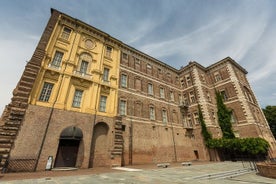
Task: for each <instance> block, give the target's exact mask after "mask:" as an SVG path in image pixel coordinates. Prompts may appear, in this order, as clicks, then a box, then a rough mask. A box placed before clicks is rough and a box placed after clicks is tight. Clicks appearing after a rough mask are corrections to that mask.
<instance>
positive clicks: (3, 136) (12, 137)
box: [0, 134, 15, 140]
mask: <svg viewBox="0 0 276 184" xmlns="http://www.w3.org/2000/svg"><path fill="white" fill-rule="evenodd" d="M14 138H15V135H7V134H4V135H1V134H0V139H12V140H14Z"/></svg>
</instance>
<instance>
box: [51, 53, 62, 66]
mask: <svg viewBox="0 0 276 184" xmlns="http://www.w3.org/2000/svg"><path fill="white" fill-rule="evenodd" d="M62 57H63V53H62V52H60V51H56V53H55V56H54V59H53V61H52V63H51V67H54V68H59V67H60V64H61V60H62Z"/></svg>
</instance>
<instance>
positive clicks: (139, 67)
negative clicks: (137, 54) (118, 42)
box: [134, 58, 141, 71]
mask: <svg viewBox="0 0 276 184" xmlns="http://www.w3.org/2000/svg"><path fill="white" fill-rule="evenodd" d="M134 67H135V69H136V70H137V71H140V70H141V62H140V60H139V59H138V58H135V66H134Z"/></svg>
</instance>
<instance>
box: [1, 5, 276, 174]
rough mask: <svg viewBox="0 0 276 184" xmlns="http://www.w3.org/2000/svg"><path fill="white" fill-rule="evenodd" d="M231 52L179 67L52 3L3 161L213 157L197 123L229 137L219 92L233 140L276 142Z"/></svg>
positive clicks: (19, 90)
mask: <svg viewBox="0 0 276 184" xmlns="http://www.w3.org/2000/svg"><path fill="white" fill-rule="evenodd" d="M246 74H247V71H246V70H245V69H244V68H242V67H241V66H240V65H239V64H238V63H236V62H235V61H234V60H233V59H231V58H230V57H226V58H225V59H222V60H221V61H218V62H216V63H214V64H213V65H211V66H208V67H203V66H202V65H200V64H199V63H197V62H194V61H192V62H189V63H188V65H186V66H185V67H182V68H181V69H175V68H173V67H171V66H169V65H168V64H165V63H163V62H161V61H158V60H157V59H155V58H153V57H151V56H149V55H147V54H145V53H143V52H141V51H139V50H137V49H135V48H133V47H130V46H128V45H127V44H125V43H123V42H121V41H120V40H117V39H116V38H113V37H111V36H110V35H108V34H107V33H105V32H103V31H101V30H98V29H96V28H94V27H92V26H90V25H88V24H86V23H84V22H82V21H80V20H78V19H75V18H72V17H70V16H68V15H66V14H64V13H62V12H59V11H57V10H55V9H51V17H50V19H49V22H48V24H47V26H46V28H45V30H44V32H43V34H42V36H41V39H40V41H39V43H38V45H37V47H36V49H35V51H34V54H33V56H32V58H31V59H30V61H29V62H28V63H27V65H26V67H25V70H24V72H23V74H22V77H21V79H20V80H19V82H18V85H17V86H16V88H15V90H14V91H13V97H12V99H11V102H10V104H9V105H7V106H6V109H5V110H4V112H3V114H2V117H1V124H0V125H1V126H0V156H1V167H2V168H5V169H8V170H9V171H39V170H45V168H47V167H48V166H49V165H48V164H50V165H51V166H50V167H77V168H92V167H100V166H117V165H119V166H126V165H132V164H145V163H160V162H181V161H187V160H210V159H211V160H212V159H213V156H212V155H210V152H209V151H208V149H207V148H206V147H205V145H204V141H203V137H202V135H201V126H200V123H199V117H198V116H199V114H198V105H200V107H201V109H202V112H203V117H204V120H205V122H206V125H207V128H208V130H209V131H210V132H211V133H212V135H213V137H214V138H219V137H222V133H221V130H220V127H219V125H218V121H217V114H216V113H217V106H216V99H215V91H219V92H220V93H221V94H222V96H223V98H224V103H225V104H226V106H227V107H228V108H230V109H231V110H232V126H233V130H234V133H235V136H236V137H240V138H243V137H262V138H264V139H266V140H267V141H268V142H269V144H270V154H271V155H272V156H273V157H275V156H276V151H275V150H276V143H275V139H274V137H273V135H272V133H271V131H270V128H269V126H268V123H267V121H266V119H265V117H264V115H263V113H262V110H261V108H260V106H259V105H258V103H257V99H256V97H255V95H254V93H253V91H252V89H251V87H250V84H249V82H248V80H247V78H246Z"/></svg>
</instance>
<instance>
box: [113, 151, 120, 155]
mask: <svg viewBox="0 0 276 184" xmlns="http://www.w3.org/2000/svg"><path fill="white" fill-rule="evenodd" d="M111 154H112V155H122V151H112V153H111Z"/></svg>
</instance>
